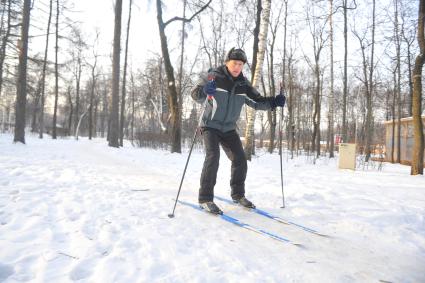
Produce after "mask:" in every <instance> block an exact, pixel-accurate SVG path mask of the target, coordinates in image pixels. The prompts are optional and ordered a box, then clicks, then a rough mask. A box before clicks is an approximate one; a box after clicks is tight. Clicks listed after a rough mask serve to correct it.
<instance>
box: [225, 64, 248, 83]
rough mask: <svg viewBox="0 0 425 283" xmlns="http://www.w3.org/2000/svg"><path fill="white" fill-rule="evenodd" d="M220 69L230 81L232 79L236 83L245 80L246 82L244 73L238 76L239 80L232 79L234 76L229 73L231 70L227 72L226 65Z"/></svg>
mask: <svg viewBox="0 0 425 283" xmlns="http://www.w3.org/2000/svg"><path fill="white" fill-rule="evenodd" d="M218 69H219V70H220V71H221V72H223V74H224V75H225V76H226V77H227V78H228V79H230V80H232V81H234V82H238V81H244V80H245V77H244V75H243V73H242V72H241V73H240V74H239V76H238V77H237V78H233V77H232V75H231V74H230V73H229V70H227V67H226V65H221V66H220V67H219V68H218Z"/></svg>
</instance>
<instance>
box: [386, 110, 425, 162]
mask: <svg viewBox="0 0 425 283" xmlns="http://www.w3.org/2000/svg"><path fill="white" fill-rule="evenodd" d="M394 123H395V125H394V126H395V127H394V160H397V142H398V141H397V132H398V129H397V126H398V120H394ZM384 124H385V133H386V135H385V147H386V153H385V160H386V161H391V153H392V150H391V146H392V143H393V138H392V136H393V120H389V121H385V122H384ZM422 125H425V116H422ZM424 133H425V127H424ZM413 143H414V141H413V118H412V117H408V118H403V119H401V137H400V146H401V148H400V162H401V163H402V164H410V163H411V161H412V151H413ZM424 162H425V158H424Z"/></svg>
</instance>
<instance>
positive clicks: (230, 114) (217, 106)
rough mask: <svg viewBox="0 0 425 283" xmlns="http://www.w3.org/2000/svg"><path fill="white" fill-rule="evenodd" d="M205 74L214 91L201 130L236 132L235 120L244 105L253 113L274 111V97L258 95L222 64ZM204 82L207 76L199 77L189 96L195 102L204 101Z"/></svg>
mask: <svg viewBox="0 0 425 283" xmlns="http://www.w3.org/2000/svg"><path fill="white" fill-rule="evenodd" d="M209 74H213V75H214V76H215V81H216V86H217V90H216V94H215V95H214V97H213V99H212V100H210V101H208V102H207V103H206V106H205V107H206V108H205V112H204V115H203V117H202V122H201V127H208V128H214V129H218V130H220V131H221V132H228V131H231V130H235V129H236V121H237V120H238V119H239V115H240V113H241V110H242V106H243V105H244V104H247V105H248V106H250V107H252V108H254V109H256V110H269V109H273V108H274V97H263V96H261V95H260V93H258V91H257V90H256V89H255V88H253V87H252V86H251V83H250V82H249V81H248V80H247V79H246V78H245V77H244V75H243V74H242V73H241V74H240V75H239V76H238V77H237V78H233V77H232V76H231V75H230V73H229V72H228V71H227V68H226V66H225V65H223V66H220V67H218V68H216V69H213V70H210V72H209ZM207 82H208V79H207V74H204V75H201V78H200V80H199V82H198V83H197V85H196V86H195V87H194V88H193V89H192V93H191V95H192V98H193V99H194V100H195V101H197V102H199V103H204V102H205V99H206V98H207V95H206V94H205V93H204V91H203V87H204V85H205V84H206V83H207Z"/></svg>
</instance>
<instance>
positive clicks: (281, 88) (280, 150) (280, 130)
mask: <svg viewBox="0 0 425 283" xmlns="http://www.w3.org/2000/svg"><path fill="white" fill-rule="evenodd" d="M282 91H283V82H280V94H282ZM281 108H282V109H281V110H280V118H279V155H280V184H281V187H282V206H281V208H285V194H284V192H283V164H282V155H283V151H282V120H283V107H281Z"/></svg>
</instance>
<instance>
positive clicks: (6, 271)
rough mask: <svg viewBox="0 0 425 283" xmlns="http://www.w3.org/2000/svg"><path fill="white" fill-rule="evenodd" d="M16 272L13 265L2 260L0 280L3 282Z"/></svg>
mask: <svg viewBox="0 0 425 283" xmlns="http://www.w3.org/2000/svg"><path fill="white" fill-rule="evenodd" d="M14 273H15V270H14V269H13V266H11V265H7V264H3V263H1V262H0V282H3V281H4V280H6V279H7V278H8V277H10V276H11V275H13V274H14Z"/></svg>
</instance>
